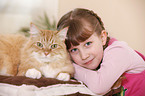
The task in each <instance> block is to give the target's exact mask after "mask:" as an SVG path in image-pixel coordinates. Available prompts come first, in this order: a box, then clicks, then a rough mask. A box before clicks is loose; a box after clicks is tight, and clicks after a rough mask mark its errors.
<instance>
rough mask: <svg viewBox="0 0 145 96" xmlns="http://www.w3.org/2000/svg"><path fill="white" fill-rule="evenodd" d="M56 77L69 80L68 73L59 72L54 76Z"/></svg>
mask: <svg viewBox="0 0 145 96" xmlns="http://www.w3.org/2000/svg"><path fill="white" fill-rule="evenodd" d="M56 79H58V80H63V81H69V80H70V74H69V73H59V75H58V76H57V77H56Z"/></svg>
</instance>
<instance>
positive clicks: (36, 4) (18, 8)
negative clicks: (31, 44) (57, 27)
mask: <svg viewBox="0 0 145 96" xmlns="http://www.w3.org/2000/svg"><path fill="white" fill-rule="evenodd" d="M77 7H83V8H88V9H92V10H94V11H95V12H96V13H97V14H98V15H99V16H100V17H101V18H102V20H103V22H104V24H105V27H106V29H107V31H108V32H109V34H110V35H111V36H114V37H116V38H117V39H118V40H123V41H126V42H127V43H128V44H129V45H130V46H131V47H132V48H134V49H136V50H138V51H140V52H142V53H143V54H144V55H145V43H144V41H145V38H144V37H145V31H144V30H145V0H0V33H16V32H17V31H19V29H20V28H21V27H25V26H28V27H29V24H30V22H32V21H33V20H35V19H36V18H38V16H42V15H43V12H44V11H46V12H47V14H48V16H49V17H50V18H51V20H53V19H55V20H59V19H60V17H61V16H62V15H64V14H65V13H66V12H68V11H70V10H72V9H74V8H77Z"/></svg>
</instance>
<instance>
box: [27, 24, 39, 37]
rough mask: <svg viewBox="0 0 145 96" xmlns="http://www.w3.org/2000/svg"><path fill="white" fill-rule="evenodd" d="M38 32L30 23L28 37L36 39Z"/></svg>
mask: <svg viewBox="0 0 145 96" xmlns="http://www.w3.org/2000/svg"><path fill="white" fill-rule="evenodd" d="M39 32H40V30H39V29H38V28H37V27H36V26H35V25H34V24H33V23H31V24H30V32H29V33H30V35H31V36H32V37H36V36H37V35H38V33H39Z"/></svg>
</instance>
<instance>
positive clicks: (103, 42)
mask: <svg viewBox="0 0 145 96" xmlns="http://www.w3.org/2000/svg"><path fill="white" fill-rule="evenodd" d="M101 39H102V44H103V45H105V44H106V42H107V32H106V31H105V30H103V31H102V32H101Z"/></svg>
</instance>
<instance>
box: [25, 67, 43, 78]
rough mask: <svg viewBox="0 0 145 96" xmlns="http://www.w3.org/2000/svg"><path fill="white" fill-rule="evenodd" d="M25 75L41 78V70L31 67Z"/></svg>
mask: <svg viewBox="0 0 145 96" xmlns="http://www.w3.org/2000/svg"><path fill="white" fill-rule="evenodd" d="M25 76H26V77H29V78H33V79H39V78H40V77H41V72H40V71H38V70H37V69H35V68H31V69H28V70H27V72H26V74H25Z"/></svg>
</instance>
